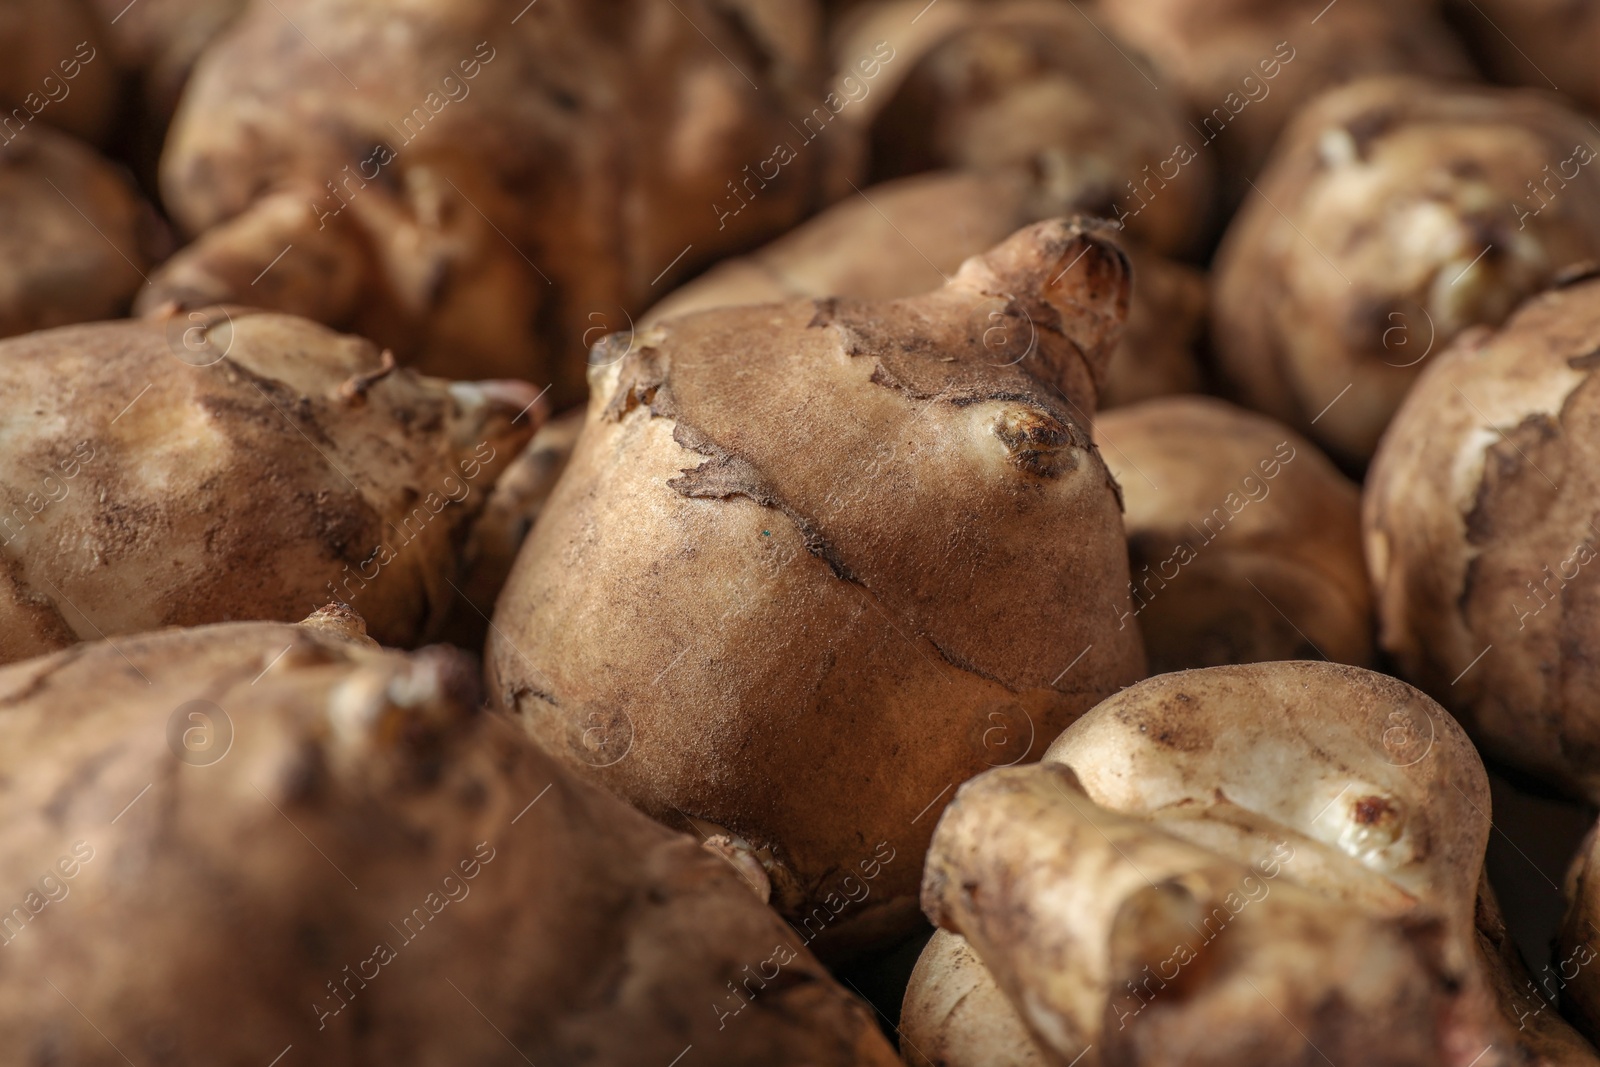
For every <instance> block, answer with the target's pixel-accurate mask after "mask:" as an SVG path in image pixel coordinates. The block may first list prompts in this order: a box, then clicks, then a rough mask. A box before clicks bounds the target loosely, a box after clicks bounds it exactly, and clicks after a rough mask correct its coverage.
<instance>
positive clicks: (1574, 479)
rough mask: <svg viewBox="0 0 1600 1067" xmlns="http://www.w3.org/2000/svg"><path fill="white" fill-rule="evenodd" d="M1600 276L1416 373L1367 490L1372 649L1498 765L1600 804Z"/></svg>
mask: <svg viewBox="0 0 1600 1067" xmlns="http://www.w3.org/2000/svg"><path fill="white" fill-rule="evenodd" d="M1597 335H1600V279H1597V278H1596V277H1594V276H1593V275H1576V276H1574V277H1573V278H1571V279H1569V280H1568V283H1567V284H1565V285H1558V286H1557V287H1556V288H1554V289H1552V290H1551V291H1549V292H1547V293H1544V294H1542V295H1540V296H1538V297H1536V298H1534V299H1533V300H1530V301H1529V302H1528V303H1527V304H1525V305H1524V306H1523V307H1522V308H1521V309H1519V310H1518V311H1517V313H1516V314H1515V315H1514V316H1512V318H1511V319H1510V321H1508V322H1507V323H1506V324H1505V325H1504V326H1503V327H1501V328H1500V329H1499V330H1498V331H1490V330H1487V329H1481V330H1474V331H1471V332H1469V333H1467V334H1464V335H1463V336H1462V337H1461V338H1460V339H1458V340H1457V342H1456V343H1455V345H1454V346H1453V347H1452V348H1451V349H1450V350H1449V351H1448V352H1446V353H1445V354H1443V355H1441V356H1439V357H1437V358H1436V360H1435V361H1434V364H1433V366H1431V367H1429V368H1428V370H1427V371H1426V372H1425V373H1424V374H1423V375H1422V378H1421V379H1420V380H1419V382H1418V384H1417V388H1416V389H1414V390H1413V391H1412V394H1411V396H1409V397H1408V398H1407V399H1406V402H1405V404H1404V405H1403V406H1402V407H1401V409H1400V412H1399V414H1398V415H1396V417H1395V421H1394V424H1393V425H1392V426H1391V427H1390V429H1389V432H1388V434H1387V435H1386V436H1385V437H1384V441H1383V445H1382V447H1381V448H1380V449H1379V451H1378V457H1377V459H1376V460H1375V461H1374V463H1373V467H1372V471H1371V473H1370V475H1369V476H1368V479H1367V488H1366V499H1365V503H1364V516H1363V524H1364V526H1365V530H1366V538H1367V558H1368V560H1369V562H1370V563H1371V567H1372V582H1373V588H1374V590H1375V596H1376V600H1377V605H1378V621H1379V638H1380V640H1381V642H1382V644H1383V647H1384V648H1385V650H1387V651H1388V652H1389V654H1390V655H1391V656H1393V657H1394V661H1395V663H1396V665H1397V666H1398V668H1399V669H1400V671H1401V672H1403V673H1404V674H1405V676H1406V677H1407V678H1410V679H1411V680H1413V681H1415V682H1416V683H1417V684H1418V685H1420V686H1422V687H1423V688H1424V689H1427V690H1428V691H1429V692H1431V693H1434V694H1435V695H1436V696H1437V697H1438V698H1439V700H1440V701H1441V702H1443V703H1444V704H1445V705H1446V706H1447V707H1449V708H1451V710H1452V711H1454V712H1455V713H1456V714H1457V715H1459V716H1460V717H1461V720H1462V722H1463V724H1464V725H1465V726H1466V727H1467V729H1468V730H1470V731H1472V733H1473V736H1474V737H1475V738H1476V740H1477V741H1478V743H1479V744H1480V745H1481V746H1483V750H1484V753H1485V754H1486V755H1487V756H1488V757H1489V758H1491V759H1494V760H1498V761H1501V762H1504V763H1508V764H1511V765H1513V766H1515V767H1519V768H1521V769H1523V770H1526V771H1530V772H1533V773H1534V774H1536V775H1538V776H1539V778H1540V779H1541V780H1544V781H1546V782H1549V783H1551V784H1554V785H1558V786H1561V787H1564V788H1565V789H1567V790H1569V791H1571V792H1575V793H1579V794H1581V795H1584V796H1587V797H1588V798H1590V799H1591V800H1593V799H1596V798H1600V723H1597V721H1596V718H1595V715H1594V706H1595V700H1596V695H1597V694H1600V673H1597V663H1596V660H1595V658H1594V655H1593V652H1592V651H1591V649H1592V646H1593V644H1594V640H1595V633H1596V628H1597V627H1600V599H1597V598H1596V593H1595V590H1596V588H1597V587H1596V585H1595V583H1594V581H1593V577H1592V575H1590V574H1589V573H1588V572H1589V570H1590V569H1591V565H1592V564H1593V562H1594V560H1595V557H1596V553H1597V550H1596V544H1597V542H1600V531H1596V529H1595V525H1594V524H1595V522H1596V519H1597V517H1600V516H1597V512H1596V507H1595V500H1596V496H1597V493H1600V485H1597V483H1596V474H1595V465H1594V462H1593V458H1592V457H1593V456H1594V455H1595V453H1596V451H1597V450H1600V427H1597V425H1596V422H1595V420H1596V417H1597V415H1600V379H1596V380H1591V379H1592V374H1593V367H1594V350H1595V338H1596V336H1597Z"/></svg>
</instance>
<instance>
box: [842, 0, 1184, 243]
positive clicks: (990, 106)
mask: <svg viewBox="0 0 1600 1067" xmlns="http://www.w3.org/2000/svg"><path fill="white" fill-rule="evenodd" d="M913 20H915V22H913ZM884 38H886V39H888V40H890V41H893V42H894V47H895V51H896V56H895V59H894V62H893V64H892V65H891V66H890V68H889V69H887V70H886V72H885V76H884V77H882V78H880V79H878V83H877V84H875V85H874V86H873V88H872V94H871V95H869V96H868V97H866V98H865V99H864V100H863V101H862V104H863V106H862V107H861V108H860V109H858V110H857V111H854V112H849V113H847V114H848V115H849V117H850V119H851V121H853V122H855V123H858V124H860V125H863V126H866V127H867V132H868V134H869V136H870V137H871V141H872V162H873V178H874V180H876V181H883V180H886V179H889V178H898V177H904V176H906V175H909V174H914V173H918V172H921V171H928V170H937V169H942V168H952V169H962V170H977V171H990V170H1002V171H1003V170H1014V169H1021V170H1024V171H1027V172H1030V173H1032V174H1034V175H1037V176H1038V177H1039V180H1040V184H1041V186H1042V187H1043V189H1044V190H1045V192H1046V193H1047V195H1049V196H1050V197H1052V198H1053V199H1055V200H1056V201H1058V202H1060V203H1061V204H1063V205H1064V206H1063V207H1060V208H1057V209H1056V210H1057V212H1058V213H1070V212H1077V211H1084V212H1089V213H1092V214H1098V215H1105V216H1107V217H1111V216H1113V215H1115V216H1116V217H1117V218H1118V220H1119V221H1121V222H1122V223H1123V224H1124V225H1125V226H1126V227H1127V228H1128V232H1129V233H1130V234H1131V235H1132V236H1133V237H1134V238H1136V239H1137V240H1139V241H1141V242H1143V243H1145V244H1148V245H1149V246H1150V247H1152V248H1154V249H1155V250H1157V251H1159V252H1162V253H1164V254H1167V255H1184V254H1190V253H1193V252H1195V251H1197V242H1198V240H1199V239H1200V237H1201V236H1202V235H1203V234H1204V233H1205V231H1206V230H1207V228H1208V227H1209V209H1210V206H1211V190H1212V166H1213V164H1212V160H1211V159H1210V158H1209V157H1206V156H1202V155H1200V154H1199V153H1197V152H1192V151H1186V150H1183V149H1182V148H1181V147H1180V146H1181V145H1182V143H1183V142H1185V141H1186V140H1193V138H1192V136H1191V135H1190V132H1189V128H1188V126H1187V125H1186V123H1185V121H1184V120H1185V118H1186V116H1185V115H1184V114H1183V111H1182V110H1181V108H1179V107H1178V106H1175V102H1174V100H1173V99H1172V94H1170V93H1167V94H1163V93H1161V92H1160V91H1159V89H1158V88H1157V86H1156V84H1155V81H1154V79H1153V77H1152V76H1151V74H1150V72H1149V71H1148V70H1146V69H1145V68H1144V67H1143V66H1140V65H1138V64H1137V63H1136V62H1135V61H1134V60H1133V59H1131V58H1130V57H1129V56H1128V55H1127V54H1126V53H1124V54H1119V53H1118V50H1117V49H1118V46H1117V45H1115V44H1114V43H1108V42H1107V39H1106V37H1105V36H1104V35H1103V34H1102V33H1100V32H1099V31H1098V30H1097V29H1096V27H1095V26H1094V25H1093V23H1091V22H1090V21H1089V20H1088V19H1087V18H1086V17H1085V15H1084V14H1083V13H1082V11H1081V10H1074V6H1073V5H1071V4H1064V3H1059V2H1053V0H942V2H941V3H938V4H936V5H929V4H927V3H926V0H921V2H919V0H893V2H890V3H884V4H878V5H875V6H872V7H868V8H865V9H864V10H863V11H861V12H859V13H857V14H856V15H855V16H853V19H852V21H851V22H849V23H848V24H847V26H846V27H845V31H844V32H842V33H841V34H840V39H839V40H838V41H837V42H836V43H835V45H834V49H833V51H834V56H835V58H836V59H837V60H838V61H839V62H840V63H841V64H844V63H848V62H849V60H850V58H851V57H852V56H856V55H860V54H864V53H865V52H866V51H867V50H868V49H869V48H870V45H871V42H873V41H876V40H879V39H884Z"/></svg>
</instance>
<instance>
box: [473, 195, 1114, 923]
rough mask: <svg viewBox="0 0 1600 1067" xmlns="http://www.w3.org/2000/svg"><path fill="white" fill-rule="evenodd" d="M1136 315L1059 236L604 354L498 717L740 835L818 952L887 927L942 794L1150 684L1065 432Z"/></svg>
mask: <svg viewBox="0 0 1600 1067" xmlns="http://www.w3.org/2000/svg"><path fill="white" fill-rule="evenodd" d="M1127 301H1128V265H1127V260H1126V259H1125V258H1124V257H1123V255H1122V253H1121V252H1120V251H1119V250H1118V249H1117V248H1116V246H1115V245H1113V244H1112V243H1111V242H1110V241H1109V240H1107V239H1105V238H1104V237H1101V236H1099V235H1098V234H1097V233H1096V232H1095V230H1094V229H1092V228H1090V227H1088V226H1087V225H1085V224H1081V223H1067V222H1063V221H1059V220H1057V221H1052V222H1046V223H1041V224H1038V225H1036V226H1033V227H1030V228H1028V229H1025V230H1023V231H1021V232H1020V233H1018V234H1016V235H1015V236H1013V237H1011V238H1010V239H1009V240H1007V241H1006V242H1005V243H1003V244H1001V245H1000V246H998V247H997V248H995V249H994V250H992V251H990V252H989V253H988V254H987V255H985V256H981V257H976V258H974V259H971V260H969V261H968V262H967V263H966V264H965V265H964V266H963V267H962V268H961V270H960V271H959V272H957V274H956V275H955V277H954V278H953V279H952V280H951V282H950V283H949V284H948V285H946V286H945V287H943V288H941V289H939V290H936V291H934V292H932V293H928V294H925V295H923V296H919V297H914V298H909V299H905V300H896V301H880V302H869V301H860V302H858V301H853V300H848V299H837V300H832V299H830V300H797V301H790V302H787V303H782V304H771V305H762V306H753V307H739V308H724V309H720V310H714V311H706V312H701V313H698V314H691V315H685V316H682V317H679V318H675V319H671V320H668V321H666V322H662V323H659V324H658V325H656V326H653V327H651V328H650V329H648V330H645V331H642V332H640V333H637V334H634V335H632V336H628V335H622V336H614V337H612V338H609V339H608V340H607V341H605V342H603V343H602V344H601V345H599V346H597V348H596V349H595V351H594V354H593V356H592V357H591V358H592V361H593V363H592V375H593V378H592V381H593V395H592V399H591V401H590V407H589V413H588V422H587V425H586V426H585V428H584V431H583V435H582V437H581V438H580V440H579V442H578V446H577V450H576V452H575V454H574V455H573V457H572V460H571V462H570V464H569V466H568V468H567V471H566V473H565V474H564V475H563V477H562V480H561V482H560V484H559V485H558V486H557V487H556V490H555V492H554V494H553V495H552V496H551V498H550V502H549V504H548V506H547V508H546V510H545V512H544V515H543V516H542V517H541V519H540V522H539V523H538V525H537V526H535V528H534V530H533V533H532V534H531V535H530V537H529V538H528V541H527V542H526V543H525V544H524V546H523V548H522V552H521V554H520V555H519V556H518V558H517V563H516V566H515V568H514V570H513V571H512V575H511V579H510V582H509V583H508V585H507V588H506V591H505V593H504V594H503V595H502V596H501V599H500V603H499V605H498V607H497V609H496V612H495V625H494V627H493V628H492V629H491V632H490V638H489V647H488V651H487V654H486V659H487V661H488V662H487V668H488V671H489V674H490V678H491V689H492V694H493V697H494V699H495V700H497V701H498V702H499V703H500V704H501V705H502V706H503V707H505V708H506V709H508V710H510V711H513V712H514V713H515V714H517V715H518V716H520V717H521V719H522V721H523V722H524V723H525V724H526V725H527V727H528V729H529V730H530V731H531V732H532V733H533V734H534V736H535V737H537V738H538V739H539V740H540V741H541V743H543V744H544V745H546V747H548V748H549V749H550V750H551V751H552V752H555V753H556V754H558V755H559V756H560V757H561V758H562V759H563V760H565V761H566V762H567V763H569V764H571V765H573V766H575V767H576V768H577V769H579V770H581V771H584V772H585V773H587V774H588V775H589V776H590V777H592V778H594V779H595V780H598V781H600V782H602V783H604V784H605V785H606V786H608V787H609V788H611V789H613V790H615V791H616V792H617V793H619V794H621V795H622V796H624V797H626V798H627V799H628V800H630V801H632V802H633V803H634V804H636V805H638V806H639V807H640V808H642V809H643V810H645V811H646V812H648V813H649V814H651V815H654V816H656V817H658V818H660V819H663V820H665V821H668V822H669V823H673V824H675V825H677V826H684V825H686V824H688V823H693V824H694V825H697V826H698V827H699V828H700V829H701V830H703V831H705V832H707V833H714V834H725V835H727V836H728V837H730V839H732V840H733V841H734V842H735V844H736V845H737V847H739V848H742V849H745V850H747V851H748V852H749V853H751V854H752V855H753V856H754V857H756V858H757V859H758V861H759V862H760V863H761V864H762V865H763V866H764V868H765V869H766V870H767V871H768V872H769V875H770V877H771V880H772V883H773V900H774V904H775V905H776V906H777V907H778V908H779V910H780V911H781V912H782V913H783V914H784V915H785V916H787V917H788V918H789V919H790V920H791V921H792V922H793V923H794V924H795V925H796V927H797V928H799V929H801V930H802V931H804V932H805V933H806V935H807V937H808V938H810V939H816V938H821V937H824V935H826V938H825V940H826V941H827V942H832V944H833V945H835V946H840V947H839V951H841V952H842V951H845V950H846V947H847V946H851V945H854V944H856V943H859V942H866V941H871V940H873V939H876V938H878V937H880V936H887V932H888V931H889V930H891V929H895V928H898V927H899V926H900V925H901V924H903V923H904V922H905V921H906V920H908V919H914V917H915V893H916V887H917V884H918V879H919V871H920V866H921V860H922V854H923V850H924V848H925V846H926V843H927V839H928V834H929V833H930V832H931V830H932V824H933V821H934V819H935V817H936V816H937V809H938V805H939V804H940V803H941V800H942V798H943V797H944V796H945V795H946V794H947V792H948V789H949V787H950V786H951V785H952V784H954V783H958V782H961V781H963V780H965V779H966V778H968V777H970V776H971V775H973V774H974V773H976V772H977V771H980V770H982V769H983V768H984V767H985V766H995V765H999V764H1007V763H1015V762H1019V761H1021V760H1022V759H1024V758H1027V757H1028V756H1029V755H1030V753H1037V752H1038V751H1039V748H1038V745H1039V744H1042V742H1043V739H1044V738H1046V737H1050V736H1053V735H1054V734H1055V733H1057V732H1059V731H1060V729H1061V728H1062V727H1063V726H1065V725H1066V724H1067V723H1068V722H1070V721H1071V720H1072V719H1073V718H1074V717H1075V716H1076V715H1078V714H1080V713H1081V712H1082V711H1083V710H1085V709H1086V708H1088V707H1089V706H1091V705H1092V704H1093V703H1094V702H1095V701H1097V700H1098V699H1100V698H1101V697H1102V696H1104V695H1105V694H1107V693H1109V692H1112V691H1114V690H1115V689H1116V688H1117V687H1118V686H1120V685H1125V684H1127V683H1129V682H1131V681H1133V680H1135V679H1137V678H1139V677H1141V676H1142V670H1143V652H1142V648H1141V646H1140V642H1139V636H1138V633H1137V630H1136V628H1134V627H1128V628H1126V629H1124V630H1121V631H1118V630H1116V629H1115V628H1112V627H1108V626H1106V624H1105V620H1104V617H1103V613H1104V612H1106V611H1107V610H1108V609H1109V608H1110V607H1111V606H1114V605H1117V604H1119V603H1121V604H1122V605H1123V606H1124V609H1125V608H1126V600H1127V577H1128V576H1127V554H1126V550H1125V548H1124V546H1123V543H1122V526H1121V521H1120V520H1121V516H1120V513H1119V509H1118V504H1117V493H1116V488H1115V485H1114V483H1113V482H1112V480H1111V477H1110V475H1109V474H1108V473H1107V472H1106V469H1105V465H1104V463H1103V462H1102V461H1101V459H1100V457H1099V455H1098V453H1097V452H1096V450H1095V448H1094V445H1093V443H1092V441H1091V440H1090V437H1089V434H1088V431H1087V429H1086V428H1085V426H1084V424H1083V423H1082V422H1080V421H1079V420H1080V418H1081V417H1082V416H1080V415H1079V414H1078V413H1079V412H1083V413H1088V412H1092V410H1093V406H1094V397H1095V392H1096V388H1097V385H1098V384H1099V383H1101V382H1102V381H1103V378H1104V374H1105V366H1106V360H1107V358H1108V357H1109V356H1110V353H1111V350H1112V347H1113V346H1114V345H1115V343H1116V339H1117V335H1118V333H1119V330H1120V326H1121V323H1122V319H1123V316H1124V315H1125V313H1126V310H1127ZM991 316H998V318H999V320H1000V321H1002V322H1004V323H1005V324H1006V327H1007V328H1006V329H1005V330H1004V331H1003V333H1004V340H1002V339H1001V338H1000V337H999V336H998V335H996V336H994V337H991V340H992V341H994V344H992V345H986V344H985V343H984V340H983V337H984V332H985V330H988V329H990V328H992V326H993V320H992V319H991ZM822 943H823V942H819V944H822ZM830 951H831V949H830Z"/></svg>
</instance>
